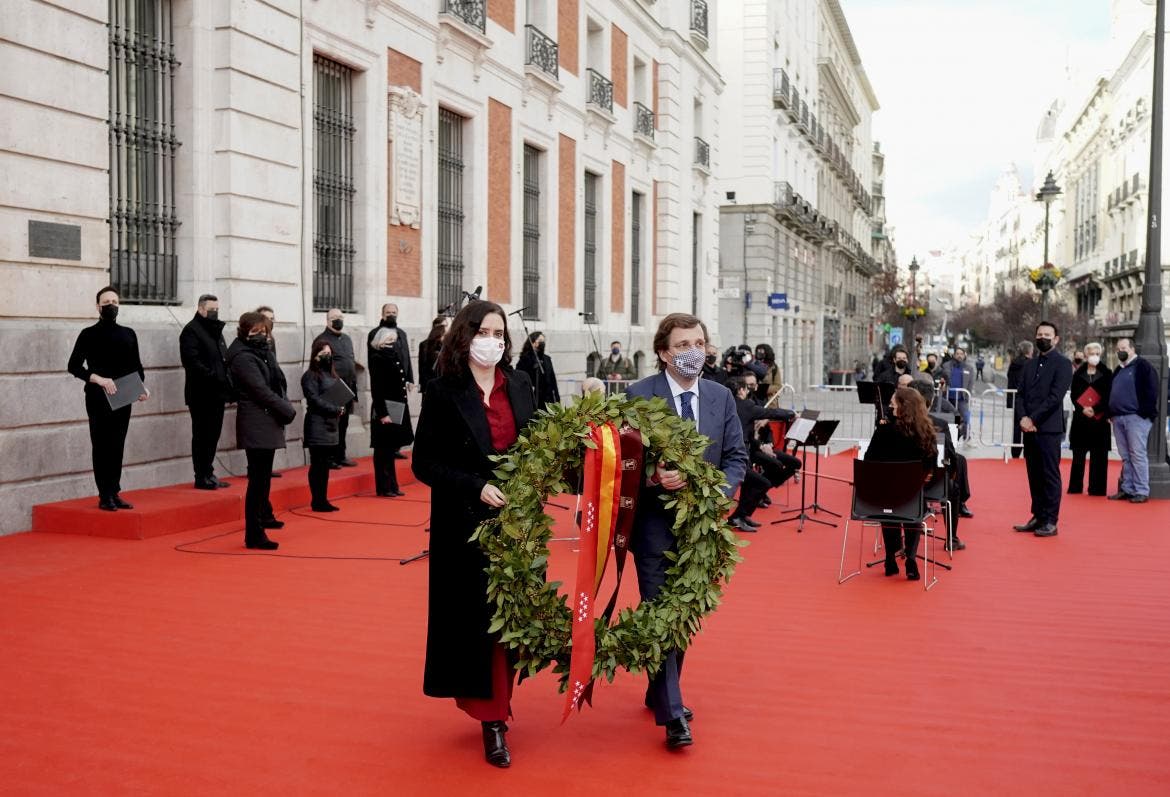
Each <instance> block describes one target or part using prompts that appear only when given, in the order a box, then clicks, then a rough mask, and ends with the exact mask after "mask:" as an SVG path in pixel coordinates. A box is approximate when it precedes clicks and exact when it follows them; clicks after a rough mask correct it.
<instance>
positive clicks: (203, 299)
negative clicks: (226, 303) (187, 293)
mask: <svg viewBox="0 0 1170 797" xmlns="http://www.w3.org/2000/svg"><path fill="white" fill-rule="evenodd" d="M218 301H219V297H218V296H216V295H215V294H214V293H205V294H203V295H202V296H200V297H199V306H200V307H202V306H203V305H205V304H207V303H208V302H218Z"/></svg>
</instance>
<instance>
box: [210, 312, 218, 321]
mask: <svg viewBox="0 0 1170 797" xmlns="http://www.w3.org/2000/svg"><path fill="white" fill-rule="evenodd" d="M207 320H208V321H218V320H219V310H208V311H207Z"/></svg>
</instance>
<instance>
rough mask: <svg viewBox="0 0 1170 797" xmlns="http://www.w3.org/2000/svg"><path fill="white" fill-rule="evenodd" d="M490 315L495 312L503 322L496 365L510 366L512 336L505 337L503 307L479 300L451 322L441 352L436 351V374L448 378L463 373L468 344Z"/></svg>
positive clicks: (506, 330) (505, 325)
mask: <svg viewBox="0 0 1170 797" xmlns="http://www.w3.org/2000/svg"><path fill="white" fill-rule="evenodd" d="M490 313H495V314H496V315H498V316H499V317H500V319H501V320H503V322H504V356H503V357H501V358H500V365H503V366H507V365H511V363H512V336H511V335H510V334H508V316H507V314H505V313H504V308H502V307H500V306H499V305H498V304H496V303H495V302H487V301H483V300H479V301H475V302H472V303H471V304H469V305H467V306H466V307H464V308H463V309H462V310H460V311H459V312H458V313H457V314H456V316H455V320H453V321H452V322H451V329H450V330H448V331H447V336H446V337H445V338H443V349H442V351H440V352H439V361H438V364H437V368H438V371H439V373H440V374H442V375H443V376H452V375H456V374H461V373H463V372H464V371H466V370H467V368H468V365H467V358H468V352H469V351H470V350H471V341H472V340H474V339H475V336H476V335H477V334H478V333H479V325H480V324H481V323H483V320H484V319H485V318H486V317H487V316H488V315H489V314H490Z"/></svg>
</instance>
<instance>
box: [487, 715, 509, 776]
mask: <svg viewBox="0 0 1170 797" xmlns="http://www.w3.org/2000/svg"><path fill="white" fill-rule="evenodd" d="M507 732H508V726H507V725H505V724H504V723H502V722H485V723H483V757H484V759H485V760H486V761H487V762H488V763H489V764H491V765H492V766H493V767H500V768H501V769H507V768H508V767H510V766H512V754H511V753H510V752H509V751H508V742H507V741H506V740H505V739H504V734H505V733H507Z"/></svg>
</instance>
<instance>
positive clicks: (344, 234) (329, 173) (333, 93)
mask: <svg viewBox="0 0 1170 797" xmlns="http://www.w3.org/2000/svg"><path fill="white" fill-rule="evenodd" d="M353 74H354V70H352V69H350V68H349V67H347V66H345V65H343V64H339V63H337V62H336V61H331V60H329V59H328V58H325V57H324V56H320V55H314V56H313V309H314V310H315V311H321V310H329V309H330V308H333V307H336V308H339V309H341V310H343V311H346V312H352V311H353V309H354V304H353V262H354V254H355V252H356V250H355V249H354V238H353V197H354V193H355V192H354V171H353V141H354V133H355V132H356V128H355V127H354V123H353Z"/></svg>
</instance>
